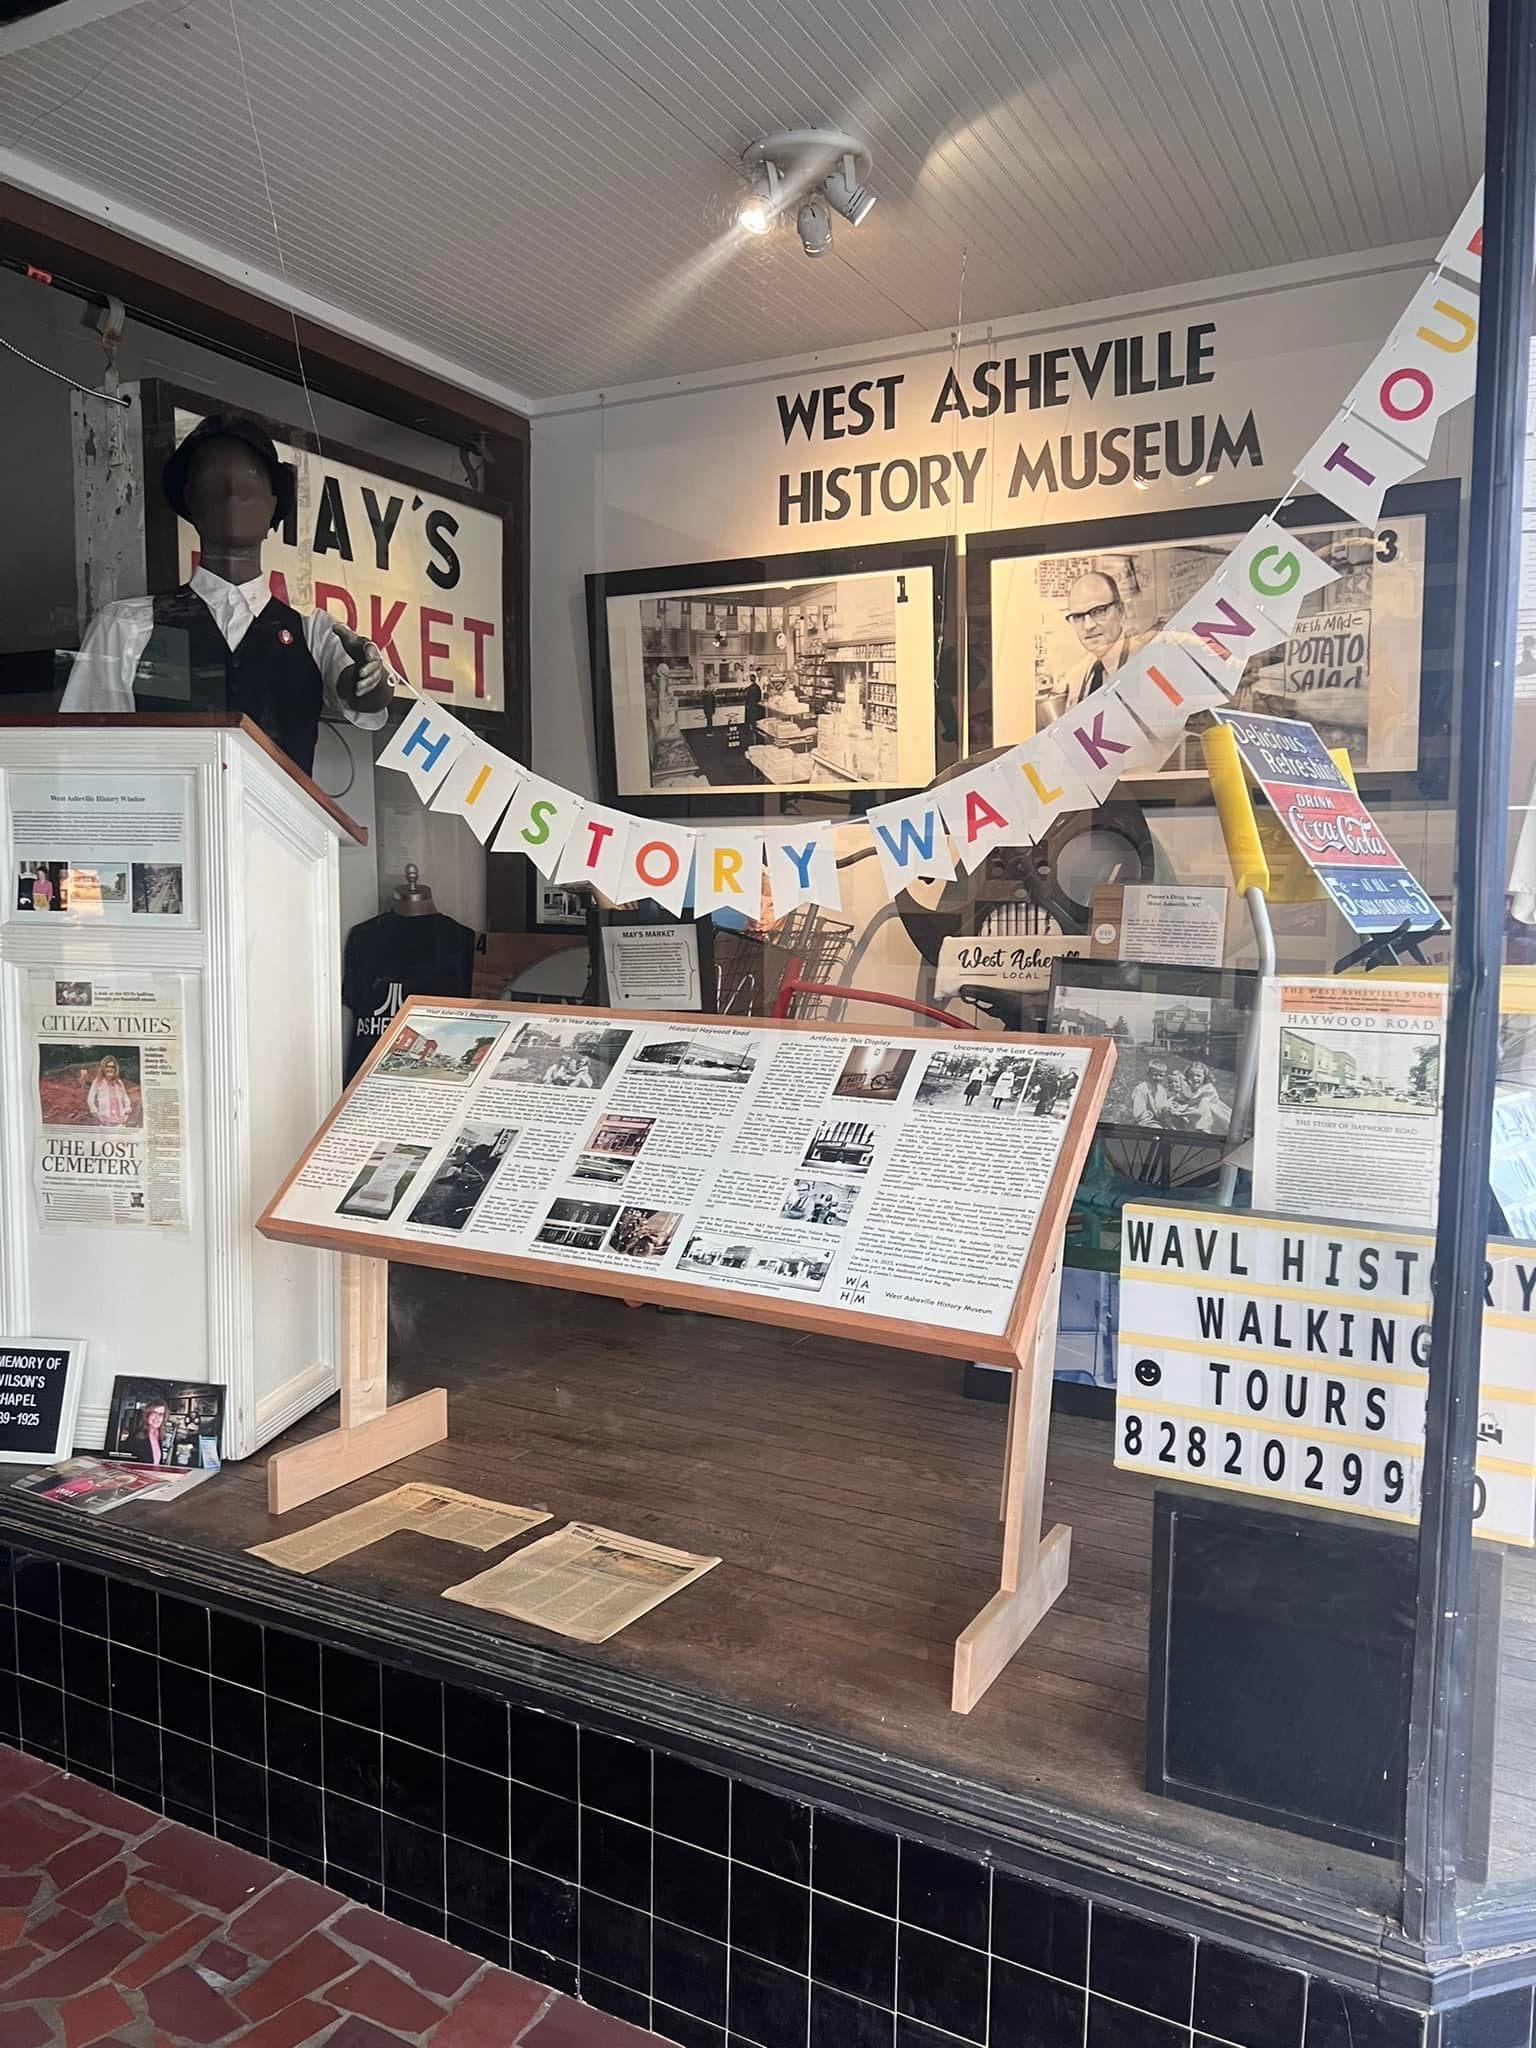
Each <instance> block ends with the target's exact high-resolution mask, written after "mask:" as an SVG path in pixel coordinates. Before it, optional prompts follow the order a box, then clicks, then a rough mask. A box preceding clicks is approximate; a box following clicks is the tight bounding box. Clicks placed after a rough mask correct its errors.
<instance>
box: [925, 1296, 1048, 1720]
mask: <svg viewBox="0 0 1536 2048" xmlns="http://www.w3.org/2000/svg"><path fill="white" fill-rule="evenodd" d="M1060 1299H1061V1269H1060V1267H1059V1266H1058V1267H1057V1269H1056V1273H1055V1276H1054V1277H1053V1279H1052V1281H1051V1285H1050V1288H1049V1290H1048V1291H1047V1294H1046V1299H1045V1303H1044V1306H1043V1307H1042V1309H1041V1312H1040V1320H1039V1323H1038V1324H1037V1325H1036V1329H1035V1341H1034V1346H1033V1349H1032V1351H1031V1354H1030V1360H1029V1364H1028V1366H1027V1367H1021V1368H1020V1370H1019V1372H1018V1373H1017V1374H1016V1375H1015V1377H1014V1388H1013V1396H1012V1399H1011V1400H1010V1402H1009V1404H1008V1446H1007V1452H1006V1469H1005V1472H1004V1475H1003V1517H1002V1519H1003V1568H1002V1583H1001V1585H1000V1587H999V1588H998V1591H997V1592H996V1593H994V1594H993V1596H992V1598H991V1599H990V1600H989V1601H988V1602H987V1604H986V1606H985V1607H984V1608H983V1609H982V1610H981V1612H980V1614H978V1615H977V1616H976V1619H975V1620H974V1621H973V1622H971V1623H970V1624H969V1625H968V1626H967V1627H966V1628H964V1629H963V1630H962V1631H961V1633H960V1635H959V1636H958V1637H957V1638H956V1641H955V1676H954V1689H953V1691H952V1693H951V1696H950V1705H951V1706H952V1708H953V1709H954V1711H955V1712H956V1713H957V1714H968V1713H969V1712H970V1711H971V1709H972V1707H974V1706H975V1704H976V1702H977V1701H978V1700H979V1699H980V1698H981V1696H982V1694H983V1693H984V1692H985V1691H986V1689H987V1687H988V1686H989V1685H990V1684H991V1683H992V1681H993V1679H994V1678H996V1677H997V1675H998V1673H999V1672H1000V1671H1002V1670H1003V1668H1004V1667H1005V1666H1006V1664H1007V1663H1008V1660H1009V1658H1010V1657H1012V1656H1013V1654H1014V1652H1015V1651H1016V1650H1017V1649H1018V1647H1019V1645H1020V1644H1021V1643H1022V1642H1023V1641H1024V1639H1025V1638H1026V1636H1028V1634H1029V1633H1030V1631H1031V1629H1033V1628H1034V1626H1035V1624H1036V1622H1038V1621H1039V1619H1040V1617H1041V1616H1042V1615H1043V1614H1045V1613H1046V1612H1047V1611H1048V1610H1049V1609H1050V1607H1051V1606H1052V1604H1053V1603H1054V1602H1055V1600H1056V1599H1057V1598H1058V1597H1059V1595H1060V1593H1061V1591H1062V1588H1063V1587H1064V1586H1065V1585H1066V1583H1067V1571H1068V1567H1069V1565H1070V1562H1071V1555H1072V1531H1071V1530H1070V1529H1068V1528H1067V1527H1066V1526H1065V1524H1064V1523H1060V1522H1058V1523H1057V1524H1056V1526H1055V1528H1053V1529H1052V1530H1051V1532H1050V1534H1049V1535H1047V1536H1046V1537H1045V1538H1044V1539H1043V1540H1042V1538H1041V1534H1040V1525H1041V1519H1042V1515H1043V1512H1044V1504H1045V1457H1046V1448H1047V1444H1048V1440H1049V1437H1050V1426H1051V1375H1052V1371H1053V1369H1054V1366H1055V1362H1056V1319H1057V1313H1058V1309H1059V1305H1060Z"/></svg>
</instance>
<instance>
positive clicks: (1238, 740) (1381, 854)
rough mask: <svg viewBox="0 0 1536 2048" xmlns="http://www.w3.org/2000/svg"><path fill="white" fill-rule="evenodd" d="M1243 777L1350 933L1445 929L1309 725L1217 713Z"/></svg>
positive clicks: (1243, 713)
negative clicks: (1256, 790)
mask: <svg viewBox="0 0 1536 2048" xmlns="http://www.w3.org/2000/svg"><path fill="white" fill-rule="evenodd" d="M1212 716H1213V717H1214V718H1215V719H1216V720H1217V721H1218V722H1219V723H1220V724H1222V725H1224V726H1225V727H1226V728H1227V730H1228V731H1229V732H1230V733H1231V735H1232V738H1233V741H1234V742H1235V744H1236V747H1237V753H1238V758H1239V760H1240V761H1241V763H1242V765H1243V767H1244V769H1245V770H1246V771H1247V774H1248V776H1249V778H1250V779H1251V780H1252V781H1253V782H1254V783H1256V784H1257V785H1258V787H1259V788H1260V789H1261V790H1262V791H1263V793H1264V795H1265V796H1266V797H1267V798H1268V800H1269V803H1270V807H1271V808H1272V809H1273V811H1274V813H1275V815H1276V817H1277V818H1279V820H1280V822H1281V823H1282V824H1283V825H1284V827H1285V829H1286V832H1287V834H1288V835H1289V837H1290V839H1291V841H1292V843H1293V844H1294V845H1295V847H1296V848H1297V850H1298V852H1299V853H1300V854H1301V857H1302V859H1303V860H1305V861H1306V863H1307V865H1308V867H1310V868H1311V870H1312V872H1313V874H1314V875H1316V877H1317V880H1318V884H1319V886H1320V887H1321V889H1322V890H1323V892H1324V893H1325V894H1326V895H1327V896H1329V897H1331V899H1332V900H1333V903H1334V904H1335V906H1336V907H1337V909H1338V911H1339V913H1340V915H1341V916H1342V917H1343V918H1344V920H1345V922H1346V923H1347V924H1348V925H1349V927H1350V929H1351V930H1352V931H1357V932H1362V933H1370V932H1395V931H1397V930H1398V929H1399V928H1400V927H1403V926H1406V927H1407V928H1408V929H1409V930H1410V931H1412V932H1415V933H1418V934H1420V935H1422V934H1424V933H1426V932H1430V931H1438V930H1439V929H1440V926H1441V924H1442V922H1443V920H1442V919H1441V916H1440V912H1439V909H1438V908H1437V907H1436V905H1435V903H1434V901H1433V899H1432V898H1431V897H1429V896H1428V895H1426V894H1425V892H1424V890H1423V889H1422V888H1421V887H1420V886H1419V884H1418V882H1417V881H1415V879H1414V878H1413V876H1412V875H1411V874H1409V872H1408V870H1407V868H1405V867H1404V866H1403V863H1402V862H1401V861H1400V860H1399V859H1398V857H1397V854H1396V853H1395V852H1394V850H1393V848H1392V844H1391V842H1390V841H1389V840H1388V838H1387V836H1386V834H1385V833H1384V832H1383V831H1382V829H1381V827H1380V826H1379V825H1378V824H1377V822H1376V820H1375V819H1374V818H1373V817H1372V816H1371V814H1370V812H1369V811H1368V810H1367V809H1366V807H1365V805H1364V804H1363V803H1361V801H1360V799H1359V797H1358V796H1356V794H1355V792H1354V789H1353V788H1352V786H1351V784H1350V781H1349V778H1348V776H1347V775H1346V774H1345V773H1344V771H1343V768H1342V767H1341V766H1340V764H1339V762H1338V761H1337V760H1336V759H1335V758H1334V756H1333V755H1332V754H1330V753H1329V751H1328V749H1327V748H1326V747H1325V746H1324V745H1323V743H1322V741H1321V740H1320V739H1319V738H1318V736H1317V734H1316V732H1315V731H1314V730H1313V729H1312V727H1311V726H1310V725H1305V724H1303V723H1302V721H1301V720H1300V719H1296V718H1264V717H1261V716H1260V715H1259V714H1258V713H1256V712H1249V711H1216V712H1213V713H1212Z"/></svg>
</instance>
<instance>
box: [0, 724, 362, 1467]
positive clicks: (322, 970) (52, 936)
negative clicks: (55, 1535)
mask: <svg viewBox="0 0 1536 2048" xmlns="http://www.w3.org/2000/svg"><path fill="white" fill-rule="evenodd" d="M119 816H121V822H120V823H119V822H118V821H117V820H118V818H119ZM178 817H180V819H181V821H182V822H181V824H180V826H179V827H178V826H177V823H176V820H177V818H178ZM95 818H99V822H96V823H94V824H93V823H92V820H93V819H95ZM177 829H180V830H181V831H182V833H183V840H182V845H183V848H184V857H182V858H181V859H180V861H179V862H176V861H173V860H172V859H170V858H168V857H167V856H168V848H167V845H166V835H167V833H174V832H175V831H176V830H177ZM157 834H158V835H159V836H158V840H157V837H156V835H157ZM364 836H365V835H364V834H363V833H362V831H361V830H360V828H359V827H358V826H356V825H354V824H353V823H352V821H351V820H350V819H349V818H348V817H347V816H346V815H345V813H344V812H342V811H340V810H338V809H337V807H336V805H335V804H334V803H332V802H331V800H330V799H329V798H328V797H326V796H325V795H324V794H323V793H322V792H321V791H320V790H318V789H317V788H316V787H315V786H314V784H313V783H312V782H310V781H309V780H308V778H307V777H306V776H304V775H301V774H300V773H299V772H298V770H297V769H295V768H294V767H293V765H292V764H291V763H290V762H289V761H288V760H287V759H286V758H285V757H284V756H283V755H282V754H281V753H280V752H279V751H278V750H277V749H276V748H275V747H274V746H273V745H272V744H271V742H270V741H268V740H267V738H266V737H265V735H264V734H262V733H260V732H259V731H257V729H256V728H255V727H254V726H252V725H251V724H250V723H249V722H247V721H245V720H241V719H231V718H219V717H188V718H173V719H149V718H138V717H105V716H92V717H76V718H58V719H46V720H45V719H9V720H8V719H0V846H3V847H4V848H5V849H6V861H7V867H6V875H5V898H4V907H3V912H0V1334H3V1335H4V1336H6V1337H14V1336H26V1335H43V1336H67V1337H84V1338H86V1339H87V1340H88V1344H89V1350H88V1352H87V1362H86V1376H85V1384H84V1388H83V1391H82V1397H81V1403H80V1414H79V1422H78V1426H77V1430H76V1443H77V1445H78V1446H79V1447H80V1448H82V1449H87V1450H89V1449H96V1448H99V1447H100V1446H101V1443H102V1440H103V1434H104V1431H105V1427H106V1420H107V1404H108V1400H109V1397H110V1394H111V1390H112V1381H113V1378H114V1376H115V1375H116V1374H118V1373H129V1374H140V1375H147V1376H151V1377H156V1378H170V1379H191V1380H212V1381H216V1382H220V1383H222V1384H223V1385H224V1386H225V1387H226V1388H227V1389H228V1392H227V1395H226V1404H225V1422H224V1455H225V1456H226V1457H230V1458H242V1457H247V1456H249V1454H250V1453H251V1452H252V1451H254V1450H256V1449H257V1448H258V1446H259V1445H261V1444H263V1443H265V1442H266V1441H267V1440H268V1439H269V1438H271V1437H273V1436H275V1435H277V1433H278V1432H279V1431H280V1430H282V1429H284V1428H286V1427H287V1425H288V1424H289V1423H291V1422H293V1421H295V1420H296V1419H297V1418H298V1417H299V1416H301V1415H303V1414H305V1413H307V1411H308V1410H310V1409H311V1408H313V1407H315V1406H316V1404H317V1403H319V1402H321V1401H323V1400H324V1399H325V1398H326V1397H327V1396H328V1395H329V1394H331V1393H333V1392H334V1391H335V1387H336V1381H337V1359H338V1349H339V1282H338V1261H337V1259H335V1258H334V1257H321V1258H317V1257H316V1256H315V1254H314V1253H313V1252H312V1251H307V1250H304V1249H302V1248H301V1247H298V1246H293V1245H284V1244H275V1243H272V1242H270V1241H268V1240H267V1239H265V1238H262V1237H260V1236H258V1235H257V1233H256V1231H255V1229H254V1227H253V1226H254V1222H255V1219H256V1217H257V1216H258V1215H260V1213H261V1211H262V1208H263V1206H264V1205H265V1203H266V1202H267V1200H268V1199H269V1198H270V1196H271V1194H272V1192H273V1190H274V1189H275V1188H276V1187H277V1186H278V1185H279V1183H280V1182H281V1180H282V1178H283V1176H284V1175H285V1174H286V1173H287V1172H288V1170H289V1168H290V1167H291V1166H292V1164H293V1161H294V1160H295V1159H296V1158H297V1157H298V1155H299V1153H300V1152H301V1151H302V1149H303V1147H304V1146H305V1145H306V1144H307V1143H308V1141H309V1139H310V1137H311V1135H312V1134H313V1132H314V1130H315V1128H316V1126H317V1125H318V1124H319V1123H320V1122H321V1121H322V1120H323V1118H324V1117H325V1115H326V1113H327V1111H328V1110H329V1108H330V1106H331V1104H332V1103H333V1102H334V1101H335V1099H336V1096H337V1093H338V1092H339V1089H340V1085H341V991H340V977H341V958H340V955H341V932H340V914H339V896H338V856H339V850H340V845H341V842H342V841H343V840H344V839H348V838H350V839H353V840H359V841H360V840H362V839H363V838H364ZM71 838H72V839H73V847H72V845H71ZM50 841H52V842H53V844H54V848H55V850H54V852H53V854H52V863H53V865H52V866H50V867H48V871H47V877H46V878H45V879H44V881H43V882H42V884H41V886H38V884H37V882H36V880H35V870H36V868H37V866H38V865H39V861H38V855H39V854H40V853H41V852H42V851H43V848H44V846H45V844H46V843H48V842H50ZM141 855H142V856H143V858H142V860H141V859H140V858H139V856H141ZM77 857H78V859H79V862H80V868H79V871H78V872H77V873H75V874H74V875H70V874H69V873H68V872H67V863H69V862H70V861H72V860H74V859H76V858H77ZM61 864H63V865H65V867H66V872H64V873H63V874H61V873H60V866H61ZM178 865H179V867H180V875H179V878H178V876H177V875H176V873H175V872H174V869H175V868H176V867H177V866H178ZM29 869H30V870H33V873H28V872H27V870H29ZM93 874H94V877H95V879H92V877H93ZM61 881H62V883H63V889H62V895H63V897H64V899H65V902H66V906H67V907H65V908H64V909H62V910H61V909H60V908H59V907H58V904H59V900H60V895H61V889H60V882H61ZM29 902H30V903H31V905H32V907H30V908H24V907H23V905H24V904H26V903H29ZM125 975H126V976H127V977H129V978H130V981H131V978H132V977H135V976H142V977H145V985H146V986H148V985H150V983H149V978H150V977H154V978H155V985H157V986H161V987H174V988H176V990H177V991H178V994H179V997H180V1002H181V1008H182V1010H183V1025H182V1041H183V1048H184V1049H183V1053H182V1059H183V1063H184V1074H183V1080H182V1109H183V1117H184V1131H183V1137H182V1144H183V1147H184V1153H183V1157H184V1168H183V1174H182V1185H183V1188H184V1193H185V1200H184V1204H183V1205H182V1206H183V1209H184V1215H185V1221H184V1223H182V1224H179V1225H157V1224H148V1225H145V1224H141V1223H136V1222H135V1221H126V1222H125V1221H106V1222H103V1221H64V1222H60V1221H56V1220H47V1219H45V1217H44V1216H43V1214H42V1197H40V1196H39V1194H38V1192H37V1186H38V1176H39V1172H40V1171H44V1170H45V1169H41V1168H39V1166H38V1160H39V1152H40V1148H42V1147H45V1145H46V1132H45V1129H44V1126H45V1124H47V1123H51V1122H54V1121H56V1120H57V1118H58V1117H59V1116H64V1117H69V1116H73V1117H75V1118H77V1119H84V1118H85V1116H86V1112H85V1111H84V1110H83V1109H82V1107H81V1101H82V1095H81V1076H82V1075H83V1074H84V1073H85V1072H86V1071H87V1063H86V1062H85V1061H84V1060H83V1059H82V1061H81V1063H80V1064H79V1065H78V1066H77V1067H75V1068H74V1069H72V1070H69V1072H68V1080H69V1082H70V1084H71V1087H72V1091H73V1092H72V1094H70V1095H68V1096H67V1097H66V1096H65V1095H64V1093H63V1089H62V1086H61V1085H60V1084H56V1085H55V1092H54V1093H53V1094H51V1095H48V1096H47V1099H48V1101H49V1103H50V1104H51V1105H52V1107H51V1110H50V1113H49V1115H48V1116H47V1117H45V1115H44V1112H43V1109H42V1107H41V1104H42V1101H43V1099H44V1095H45V1092H46V1091H45V1090H44V1089H43V1087H42V1086H41V1084H40V1079H39V1059H40V1055H39V1043H40V1040H41V1039H43V1038H46V1037H47V1035H48V1034H47V1033H46V1032H45V1031H42V1030H41V1029H40V1026H39V1011H38V1005H39V1003H41V1002H44V1001H46V1000H48V998H49V997H50V996H56V997H58V998H59V999H61V1000H62V1001H63V1002H64V1003H65V1004H70V1003H73V1004H76V1005H80V1006H82V1007H83V1006H85V1005H87V1004H88V1002H89V996H88V990H89V988H90V987H91V986H92V977H93V976H96V977H101V978H102V979H103V981H105V980H106V978H107V977H114V978H116V980H117V981H119V982H121V981H122V980H123V978H124V976H125ZM173 976H174V977H179V980H178V981H176V982H175V983H169V982H167V981H165V979H164V978H165V977H173ZM50 978H52V979H50ZM58 1021H59V1020H58V1018H57V1017H56V1018H55V1022H58ZM64 1022H65V1023H66V1024H67V1022H68V1019H67V1018H65V1019H64ZM55 1057H56V1058H57V1057H62V1056H61V1055H57V1054H56V1055H55ZM149 1070H150V1069H149V1067H148V1064H147V1063H146V1066H145V1071H146V1073H147V1072H148V1071H149ZM162 1099H163V1098H162ZM61 1101H62V1102H63V1107H62V1108H60V1107H59V1104H60V1102H61ZM111 1113H112V1112H111V1109H110V1105H108V1106H107V1107H106V1110H105V1114H106V1115H107V1116H108V1117H110V1115H111ZM135 1113H139V1114H142V1112H135ZM101 1135H102V1134H101V1133H100V1132H99V1131H93V1132H91V1133H90V1136H92V1137H96V1138H100V1137H101ZM98 1149H101V1148H100V1147H98Z"/></svg>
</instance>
